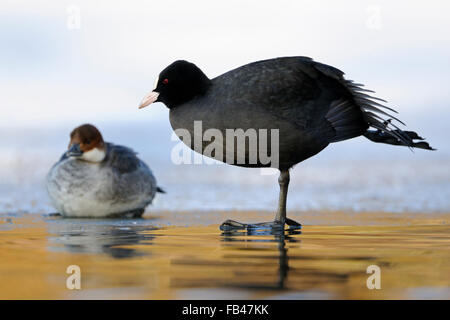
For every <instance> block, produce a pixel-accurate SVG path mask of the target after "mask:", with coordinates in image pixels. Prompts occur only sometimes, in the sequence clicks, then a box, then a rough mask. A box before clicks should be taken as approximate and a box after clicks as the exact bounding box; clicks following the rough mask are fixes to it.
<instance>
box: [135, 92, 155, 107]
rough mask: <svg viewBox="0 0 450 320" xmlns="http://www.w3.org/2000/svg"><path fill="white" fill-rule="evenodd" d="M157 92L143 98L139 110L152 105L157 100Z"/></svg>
mask: <svg viewBox="0 0 450 320" xmlns="http://www.w3.org/2000/svg"><path fill="white" fill-rule="evenodd" d="M158 96H159V92H156V91H152V92H150V93H149V94H148V95H146V96H145V98H144V99H142V101H141V104H140V105H139V109H142V108H145V107H146V106H148V105H150V104H152V103H153V102H155V101H156V100H157V99H158Z"/></svg>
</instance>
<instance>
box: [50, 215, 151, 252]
mask: <svg viewBox="0 0 450 320" xmlns="http://www.w3.org/2000/svg"><path fill="white" fill-rule="evenodd" d="M150 221H151V220H150V219H129V220H123V219H105V220H99V219H54V220H49V221H48V222H49V223H48V228H49V233H51V234H54V236H53V237H50V239H49V241H50V243H51V245H50V248H51V249H52V250H65V251H69V252H70V253H93V254H99V253H100V254H107V255H109V256H111V257H113V258H118V259H123V258H132V257H136V256H142V255H148V254H149V251H148V250H147V251H145V252H144V251H143V250H139V249H134V248H132V247H131V246H132V245H137V244H139V245H142V244H147V245H150V244H152V242H151V241H152V240H153V239H154V238H155V235H152V234H149V232H148V231H154V230H157V228H156V227H154V226H153V225H151V222H150ZM124 246H127V247H124Z"/></svg>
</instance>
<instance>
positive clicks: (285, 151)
mask: <svg viewBox="0 0 450 320" xmlns="http://www.w3.org/2000/svg"><path fill="white" fill-rule="evenodd" d="M368 92H373V91H369V90H366V89H364V88H363V85H361V84H357V83H354V82H353V81H351V80H346V79H345V78H344V73H343V72H342V71H340V70H338V69H336V68H334V67H331V66H328V65H325V64H322V63H318V62H315V61H313V60H312V59H310V58H307V57H283V58H276V59H270V60H263V61H257V62H253V63H250V64H247V65H244V66H242V67H239V68H237V69H234V70H231V71H229V72H227V73H225V74H223V75H220V76H218V77H216V78H214V79H209V78H208V77H207V76H206V75H205V74H204V73H203V72H202V71H201V70H200V69H199V68H198V67H197V66H196V65H194V64H192V63H189V62H187V61H183V60H180V61H176V62H174V63H172V64H171V65H169V66H168V67H167V68H165V69H164V70H163V71H162V72H161V73H160V75H159V78H158V80H157V82H156V87H155V88H154V90H152V92H151V93H150V94H148V95H147V96H146V97H145V98H144V99H143V101H142V103H141V105H140V108H143V107H145V106H148V105H149V104H151V103H153V102H158V101H160V102H163V103H164V104H165V105H166V106H167V107H168V108H169V109H170V122H171V125H172V128H173V129H174V130H175V132H176V133H177V135H178V136H179V137H180V138H181V139H182V140H183V142H184V143H186V144H187V145H188V146H189V147H191V148H192V149H193V150H195V151H197V152H200V153H202V154H205V155H207V156H209V157H213V158H215V159H218V160H221V161H226V162H227V163H229V164H233V165H238V166H245V167H276V168H278V169H279V170H280V177H279V180H278V181H279V184H280V194H279V203H278V211H277V214H276V217H275V221H274V222H269V223H262V224H255V225H246V224H242V223H239V222H236V221H231V220H227V221H226V222H224V223H223V224H222V226H221V229H222V230H224V229H230V228H231V229H232V228H246V227H247V228H251V227H264V226H266V227H271V228H278V229H279V228H284V225H285V223H287V224H288V225H290V226H291V227H299V226H300V224H298V223H296V222H295V221H292V220H291V219H287V218H286V198H287V191H288V184H289V169H290V168H291V167H292V166H293V165H295V164H297V163H299V162H301V161H303V160H305V159H307V158H309V157H311V156H313V155H315V154H317V153H318V152H320V151H321V150H323V149H324V148H325V147H326V146H328V144H330V143H332V142H338V141H342V140H346V139H350V138H354V137H357V136H360V135H364V136H365V137H366V138H368V139H369V140H371V141H374V142H381V143H387V144H393V145H401V146H407V147H410V148H422V149H427V150H433V149H432V148H431V147H430V146H429V145H428V143H427V142H425V141H422V140H423V139H422V138H421V137H420V136H419V135H417V134H416V133H415V132H412V131H403V130H401V129H399V128H398V127H397V126H396V125H395V124H394V121H397V122H399V123H402V122H401V121H400V120H398V119H397V118H396V117H394V116H393V115H391V113H392V112H396V111H395V110H393V109H391V108H388V107H386V106H384V105H382V104H381V103H380V102H379V101H384V100H381V99H379V98H375V97H373V96H370V95H369V94H368ZM402 124H403V123H402ZM199 126H200V129H201V130H199ZM369 128H374V129H375V130H369ZM210 129H212V130H215V131H210V134H209V135H208V137H206V139H205V135H204V133H203V131H204V132H205V133H206V132H207V131H208V130H210ZM230 130H232V131H233V130H234V133H236V132H239V131H238V130H241V131H240V133H241V135H242V134H243V135H244V139H241V143H240V144H239V141H238V143H237V144H238V145H237V146H236V143H235V142H236V140H238V139H239V137H238V136H239V134H235V137H234V138H232V139H229V140H228V136H227V133H228V132H229V131H230ZM252 130H253V131H252ZM264 130H266V131H264ZM273 130H275V131H273ZM186 132H187V133H189V134H190V135H191V138H190V139H186ZM211 132H212V133H216V134H215V135H214V134H211ZM255 132H256V133H257V134H259V133H266V132H269V133H270V137H268V136H269V135H268V136H266V137H264V135H262V136H261V135H257V136H256V138H255V135H254V133H255ZM217 133H220V135H221V136H222V137H220V135H218V134H217ZM211 136H214V138H215V139H214V142H215V143H216V145H215V148H213V149H215V150H214V151H213V152H211V148H208V145H210V144H211V143H212V140H213V139H212V138H211ZM224 136H225V137H226V138H223V137H224ZM274 137H275V138H276V139H272V138H274ZM235 138H236V139H235ZM253 138H255V139H253ZM262 138H264V141H263V140H262ZM198 139H200V140H201V142H200V143H197V142H196V141H198ZM252 139H253V141H252ZM414 140H419V141H414ZM255 141H256V142H255ZM220 149H222V150H220ZM269 150H270V151H271V152H272V153H273V152H275V153H277V154H276V155H277V156H278V157H271V158H270V159H271V160H276V161H270V162H267V154H269V153H270V152H268V151H269ZM206 151H207V152H206ZM218 151H219V152H218ZM220 151H223V152H220ZM272 153H271V156H273V154H272ZM225 155H226V156H227V157H226V159H225ZM230 155H231V156H230ZM262 155H265V157H262ZM228 156H230V157H228Z"/></svg>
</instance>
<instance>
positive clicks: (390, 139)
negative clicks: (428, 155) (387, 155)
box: [364, 129, 436, 150]
mask: <svg viewBox="0 0 450 320" xmlns="http://www.w3.org/2000/svg"><path fill="white" fill-rule="evenodd" d="M392 133H396V135H398V136H400V135H401V136H402V137H403V139H402V140H400V139H398V138H397V137H395V136H393V135H392V134H389V133H386V132H384V131H382V130H367V131H366V133H364V137H366V138H367V139H369V140H370V141H373V142H379V143H387V144H392V145H396V146H407V147H410V148H419V149H425V150H436V149H434V148H432V147H431V146H430V145H429V144H428V142H426V141H423V140H425V139H424V138H422V137H420V136H419V135H418V134H417V133H416V132H414V131H402V130H399V129H396V130H394V131H393V132H392ZM406 139H407V142H406V143H405V142H404V141H403V140H406ZM414 140H420V141H417V142H416V141H414Z"/></svg>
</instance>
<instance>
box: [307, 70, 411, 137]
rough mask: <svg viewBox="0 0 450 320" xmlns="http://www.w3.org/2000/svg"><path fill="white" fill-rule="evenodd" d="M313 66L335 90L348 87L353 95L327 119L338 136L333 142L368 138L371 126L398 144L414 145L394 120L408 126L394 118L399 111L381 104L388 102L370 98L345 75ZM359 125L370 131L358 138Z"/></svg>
mask: <svg viewBox="0 0 450 320" xmlns="http://www.w3.org/2000/svg"><path fill="white" fill-rule="evenodd" d="M312 63H313V66H314V68H315V69H316V70H319V71H320V72H321V73H322V74H323V75H325V76H326V77H327V78H328V79H330V80H331V79H333V80H334V85H335V86H339V85H340V86H341V87H344V88H345V91H346V92H347V95H348V94H350V98H349V97H348V96H347V97H346V98H343V99H340V100H337V101H333V103H332V104H331V105H330V108H329V111H328V112H327V114H326V115H325V118H326V119H327V121H329V122H330V123H331V125H332V126H333V128H334V130H335V131H336V136H335V138H334V139H333V140H332V141H331V142H336V141H340V140H345V139H348V138H352V137H354V136H358V135H360V134H364V133H366V129H367V128H368V127H369V126H370V127H373V128H376V129H377V130H379V131H380V132H381V133H383V134H386V135H388V136H390V137H392V138H393V139H395V140H397V141H398V142H399V144H403V145H407V146H413V145H414V144H413V143H412V140H411V138H410V137H409V136H408V134H407V133H406V132H405V131H402V130H400V129H399V127H398V126H396V125H395V124H394V123H393V120H395V121H397V122H399V123H401V124H403V125H404V123H403V122H402V121H401V120H400V119H398V118H396V117H395V116H393V115H392V113H397V111H395V110H394V109H391V108H389V107H387V106H385V105H383V104H381V103H380V102H386V101H385V100H383V99H380V98H377V97H374V96H371V95H369V93H373V91H371V90H367V89H364V88H363V87H364V85H362V84H358V83H354V82H353V81H352V80H346V79H345V78H344V73H343V72H342V71H340V70H338V69H336V68H334V67H331V66H328V65H325V64H322V63H318V62H312ZM360 115H361V116H362V118H361V116H360ZM358 123H359V124H363V123H364V124H365V126H366V128H365V129H364V130H363V131H362V132H361V133H359V134H356V133H357V131H358ZM353 134H356V135H353Z"/></svg>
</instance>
